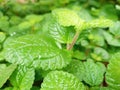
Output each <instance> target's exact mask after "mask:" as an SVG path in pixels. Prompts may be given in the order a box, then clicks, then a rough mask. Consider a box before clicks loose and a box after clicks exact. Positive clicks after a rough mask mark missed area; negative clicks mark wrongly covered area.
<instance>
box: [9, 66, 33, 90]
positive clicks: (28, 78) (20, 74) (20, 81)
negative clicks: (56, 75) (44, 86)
mask: <svg viewBox="0 0 120 90" xmlns="http://www.w3.org/2000/svg"><path fill="white" fill-rule="evenodd" d="M34 78H35V72H34V69H33V68H27V67H25V66H18V68H17V69H16V70H15V71H14V73H13V74H12V76H11V77H10V82H11V84H12V85H13V86H14V87H16V88H18V89H19V90H30V88H31V87H32V84H33V82H34Z"/></svg>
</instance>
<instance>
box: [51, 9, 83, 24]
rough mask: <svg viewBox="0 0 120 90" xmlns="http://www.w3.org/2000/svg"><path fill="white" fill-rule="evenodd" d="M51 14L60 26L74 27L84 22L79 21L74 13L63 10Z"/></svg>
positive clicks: (56, 10)
mask: <svg viewBox="0 0 120 90" xmlns="http://www.w3.org/2000/svg"><path fill="white" fill-rule="evenodd" d="M52 14H53V16H54V17H55V18H56V19H57V21H58V22H59V24H60V25H62V26H76V25H78V24H79V23H80V22H83V21H84V20H82V19H80V17H79V16H78V15H77V13H76V12H74V11H72V10H69V9H65V8H61V9H55V10H53V11H52Z"/></svg>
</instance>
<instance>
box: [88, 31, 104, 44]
mask: <svg viewBox="0 0 120 90" xmlns="http://www.w3.org/2000/svg"><path fill="white" fill-rule="evenodd" d="M102 33H103V30H101V29H92V31H91V33H90V34H89V35H88V39H89V40H90V43H92V44H93V45H94V46H104V45H105V40H104V37H103V34H102Z"/></svg>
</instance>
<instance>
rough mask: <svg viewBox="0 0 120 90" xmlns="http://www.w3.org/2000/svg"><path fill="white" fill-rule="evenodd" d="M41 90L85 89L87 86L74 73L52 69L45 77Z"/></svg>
mask: <svg viewBox="0 0 120 90" xmlns="http://www.w3.org/2000/svg"><path fill="white" fill-rule="evenodd" d="M40 90H85V87H84V85H83V84H82V83H81V82H80V81H79V80H78V79H77V78H76V77H75V76H73V75H72V74H69V73H67V72H63V71H51V72H50V73H49V74H48V75H47V76H46V77H45V78H44V80H43V83H42V85H41V89H40Z"/></svg>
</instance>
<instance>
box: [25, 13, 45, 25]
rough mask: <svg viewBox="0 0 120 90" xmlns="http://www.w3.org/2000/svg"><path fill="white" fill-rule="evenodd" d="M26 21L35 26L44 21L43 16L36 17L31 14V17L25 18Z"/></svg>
mask: <svg viewBox="0 0 120 90" xmlns="http://www.w3.org/2000/svg"><path fill="white" fill-rule="evenodd" d="M25 19H26V20H28V21H29V23H31V24H33V25H34V24H35V23H38V22H40V21H41V20H42V19H43V16H41V15H35V14H30V15H27V16H26V17H25Z"/></svg>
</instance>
